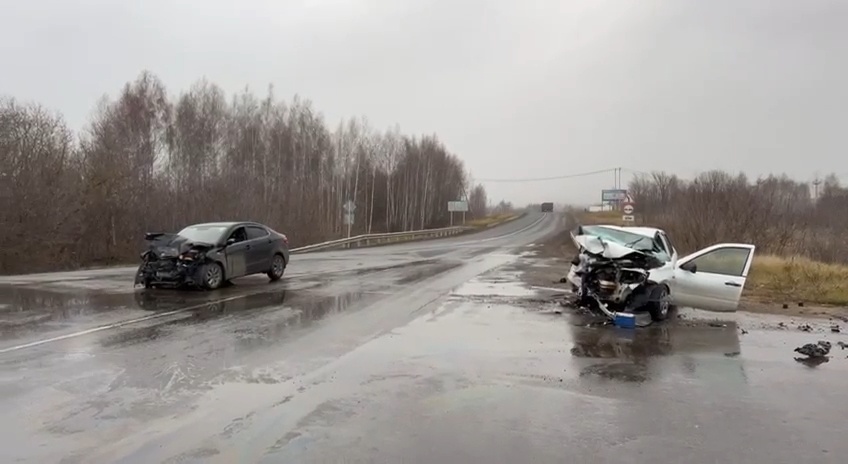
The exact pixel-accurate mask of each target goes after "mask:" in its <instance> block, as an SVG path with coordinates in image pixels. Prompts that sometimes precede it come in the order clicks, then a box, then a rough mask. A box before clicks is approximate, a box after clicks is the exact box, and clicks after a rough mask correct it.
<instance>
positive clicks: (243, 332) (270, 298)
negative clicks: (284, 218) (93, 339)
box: [100, 290, 380, 348]
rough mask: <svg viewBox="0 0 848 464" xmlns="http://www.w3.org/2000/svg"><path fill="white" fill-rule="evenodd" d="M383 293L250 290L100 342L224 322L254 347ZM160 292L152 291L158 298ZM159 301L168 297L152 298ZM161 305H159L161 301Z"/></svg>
mask: <svg viewBox="0 0 848 464" xmlns="http://www.w3.org/2000/svg"><path fill="white" fill-rule="evenodd" d="M369 295H370V297H372V298H376V297H379V296H380V295H376V294H369V293H364V292H351V293H344V294H340V295H334V296H316V295H309V294H306V293H301V292H296V291H285V290H283V291H277V292H268V293H257V294H251V295H246V296H244V297H243V298H237V299H232V300H227V301H215V302H210V303H208V304H206V305H202V306H199V307H197V308H193V309H191V310H188V311H185V312H181V313H178V314H175V315H173V316H169V317H164V318H162V319H161V320H154V321H152V322H151V323H150V324H148V325H145V326H140V327H130V328H127V329H122V330H119V331H117V332H116V333H114V334H112V335H110V336H107V337H105V338H103V339H102V341H101V342H100V344H101V346H103V347H115V346H126V345H132V344H137V343H142V342H147V341H150V340H155V339H158V338H160V337H163V336H167V335H169V334H172V333H173V332H175V331H176V330H179V329H180V328H182V327H185V326H190V325H195V324H208V323H213V322H216V321H220V323H221V324H223V327H215V328H214V329H216V330H220V331H221V333H222V336H228V335H233V336H235V342H234V343H236V344H237V345H239V347H240V348H254V347H259V346H265V345H270V344H273V343H277V342H279V341H280V340H281V339H282V338H284V337H286V336H287V335H288V334H290V333H291V332H293V331H298V330H303V329H307V328H309V327H310V326H312V325H313V324H315V323H316V322H319V321H321V320H323V319H326V318H328V317H332V316H333V315H336V314H340V313H343V312H345V311H348V310H349V309H351V308H352V307H354V306H357V305H358V307H364V306H366V305H367V303H368V301H369ZM157 296H158V295H156V294H154V295H148V296H146V297H145V298H149V299H150V300H151V301H153V302H155V300H156V297H157ZM148 304H155V305H157V306H160V305H163V304H164V305H167V304H169V302H165V303H163V302H155V303H148ZM160 307H161V306H160Z"/></svg>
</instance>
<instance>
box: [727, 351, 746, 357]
mask: <svg viewBox="0 0 848 464" xmlns="http://www.w3.org/2000/svg"><path fill="white" fill-rule="evenodd" d="M740 354H742V353H741V352H739V351H733V352H730V353H724V355H725V356H727V357H728V358H732V357H734V356H739V355H740Z"/></svg>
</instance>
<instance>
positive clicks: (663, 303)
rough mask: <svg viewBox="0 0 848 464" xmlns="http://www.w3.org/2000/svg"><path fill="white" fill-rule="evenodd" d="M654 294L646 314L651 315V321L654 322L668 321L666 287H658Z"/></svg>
mask: <svg viewBox="0 0 848 464" xmlns="http://www.w3.org/2000/svg"><path fill="white" fill-rule="evenodd" d="M654 292H655V293H654V295H655V299H654V301H652V302H651V304H650V306H649V308H648V312H650V313H651V320H653V321H655V322H659V321H664V320H666V319H668V313H669V311H670V310H671V303H670V302H669V297H668V287H666V286H665V285H660V286H659V288H657V289H656V290H654Z"/></svg>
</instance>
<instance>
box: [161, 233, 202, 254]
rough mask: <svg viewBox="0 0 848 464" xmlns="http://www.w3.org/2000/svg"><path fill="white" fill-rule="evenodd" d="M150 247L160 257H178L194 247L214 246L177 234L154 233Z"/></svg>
mask: <svg viewBox="0 0 848 464" xmlns="http://www.w3.org/2000/svg"><path fill="white" fill-rule="evenodd" d="M148 240H149V242H150V249H151V250H152V251H153V252H154V253H156V256H158V257H160V258H176V257H177V256H179V255H180V254H182V253H185V252H187V251H188V250H190V249H192V248H212V247H213V246H214V245H212V244H209V243H200V242H191V241H189V240H188V239H187V238H186V237H183V236H182V235H177V234H152V236H151V237H150V238H149V239H148Z"/></svg>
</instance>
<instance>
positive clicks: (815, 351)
mask: <svg viewBox="0 0 848 464" xmlns="http://www.w3.org/2000/svg"><path fill="white" fill-rule="evenodd" d="M830 348H831V344H830V342H828V341H825V340H819V342H818V343H807V344H806V345H803V346H799V347H798V348H795V352H796V353H801V354H803V355H805V356H807V357H809V358H821V357H824V356H827V354H828V353H830Z"/></svg>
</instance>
